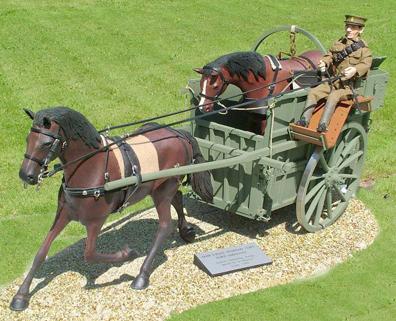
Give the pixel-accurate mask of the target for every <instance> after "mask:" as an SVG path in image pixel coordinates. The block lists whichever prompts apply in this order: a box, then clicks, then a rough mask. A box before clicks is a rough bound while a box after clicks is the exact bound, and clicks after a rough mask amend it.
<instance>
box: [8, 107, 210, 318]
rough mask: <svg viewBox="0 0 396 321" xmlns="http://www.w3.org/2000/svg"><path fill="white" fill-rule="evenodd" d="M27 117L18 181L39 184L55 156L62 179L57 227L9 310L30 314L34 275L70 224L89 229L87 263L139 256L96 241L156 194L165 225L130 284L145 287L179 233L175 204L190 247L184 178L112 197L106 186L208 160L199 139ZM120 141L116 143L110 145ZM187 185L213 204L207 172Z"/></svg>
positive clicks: (49, 113) (68, 115)
mask: <svg viewBox="0 0 396 321" xmlns="http://www.w3.org/2000/svg"><path fill="white" fill-rule="evenodd" d="M25 112H26V113H27V114H28V115H29V116H30V118H31V119H32V120H33V125H32V127H31V130H30V133H29V135H28V136H27V147H26V154H25V159H24V160H23V162H22V166H21V168H20V171H19V176H20V178H21V179H22V180H23V182H25V184H26V183H27V184H30V185H36V184H38V183H40V181H41V180H42V174H43V172H44V171H45V169H46V167H47V165H48V162H50V161H51V160H54V159H55V158H59V160H60V162H61V164H62V165H63V170H64V176H63V183H62V185H61V187H60V189H59V194H58V209H57V212H56V216H55V220H54V223H53V225H52V227H51V229H50V231H49V232H48V235H47V236H46V238H45V240H44V242H43V244H42V246H41V247H40V249H39V251H38V253H37V254H36V257H35V259H34V261H33V264H32V267H31V269H30V271H29V273H28V274H27V276H26V278H25V279H24V281H23V283H22V285H21V286H20V288H19V290H18V292H17V293H16V295H15V296H14V298H13V300H12V302H11V305H10V308H11V309H13V310H17V311H21V310H24V309H26V308H27V306H28V304H29V300H30V296H29V288H30V285H31V282H32V279H33V277H34V275H35V272H36V271H37V269H38V268H39V267H40V265H41V264H42V262H43V261H44V260H45V257H46V255H47V253H48V250H49V248H50V246H51V243H52V242H53V240H54V239H55V238H56V237H57V235H58V234H59V233H60V232H61V231H62V230H63V229H64V228H65V226H66V225H67V224H68V223H69V222H70V221H79V222H80V223H81V224H83V225H84V226H85V227H86V230H87V240H86V244H85V250H84V258H85V260H86V261H87V262H89V263H99V262H107V263H113V262H123V261H127V260H130V259H133V258H134V257H136V254H135V253H134V251H133V250H131V249H129V248H128V247H127V246H125V247H124V248H123V249H121V250H120V251H118V252H115V253H98V252H97V251H96V240H97V237H98V234H99V232H100V230H101V228H102V226H103V224H104V222H105V220H106V218H107V217H108V215H109V214H110V213H113V212H115V211H117V210H118V209H120V208H121V207H123V206H126V205H131V204H133V203H136V202H138V201H139V200H142V199H143V198H144V197H145V196H146V195H150V196H151V197H152V199H153V201H154V205H155V208H156V210H157V212H158V217H159V227H158V230H157V233H156V235H155V237H154V241H153V243H152V245H151V248H150V250H149V252H148V255H147V257H146V258H145V260H144V263H143V264H142V266H141V269H140V272H139V274H138V275H137V276H136V278H135V279H134V280H133V282H132V285H131V286H132V288H134V289H144V288H146V287H147V286H148V285H149V277H150V274H151V273H152V265H153V260H154V257H155V255H156V254H157V252H158V251H160V250H161V251H162V249H161V246H162V245H163V243H164V241H165V239H166V238H167V237H168V236H169V234H170V233H171V232H172V230H173V224H172V222H171V205H173V206H174V208H175V209H176V212H177V215H178V228H179V233H180V236H181V237H182V238H183V239H184V240H185V241H186V242H191V241H193V240H194V238H195V231H194V229H193V227H192V226H191V225H190V224H188V223H187V221H186V219H185V216H184V213H183V204H182V193H181V192H180V191H179V186H180V184H181V181H182V179H183V177H180V176H177V177H170V178H163V179H158V180H154V181H150V182H145V183H141V184H138V185H137V186H133V187H129V188H127V189H121V190H118V191H112V192H105V191H104V188H103V186H104V184H105V183H106V182H107V181H111V180H117V179H120V178H122V177H125V176H128V175H141V174H142V173H145V172H152V171H158V170H162V169H168V168H173V167H175V166H179V165H180V166H182V165H187V164H191V163H193V162H194V163H201V162H204V159H203V156H202V154H201V152H200V150H199V147H198V144H197V141H196V140H195V138H194V137H193V136H191V135H190V134H189V133H188V132H186V131H182V130H175V129H172V128H169V127H166V128H159V127H160V126H158V124H146V125H144V126H143V127H141V128H140V129H139V130H138V131H137V132H135V133H134V135H131V137H129V138H125V139H115V138H109V137H104V136H101V135H100V134H99V133H98V132H97V131H96V129H95V128H94V127H93V125H92V124H91V123H90V122H89V121H88V120H87V119H86V118H85V117H84V116H83V115H82V114H80V113H79V112H77V111H74V110H72V109H70V108H67V107H55V108H48V109H43V110H41V111H39V112H37V113H33V112H32V111H29V110H25ZM114 141H116V142H118V145H115V144H112V143H111V142H114ZM87 155H88V157H86V156H87ZM188 180H189V182H190V183H191V185H192V188H193V190H194V191H195V192H196V193H197V194H198V195H199V196H200V197H201V198H202V199H203V200H204V201H207V202H211V201H212V198H213V196H212V195H213V189H212V185H211V177H210V173H209V172H201V173H197V174H191V175H189V177H188Z"/></svg>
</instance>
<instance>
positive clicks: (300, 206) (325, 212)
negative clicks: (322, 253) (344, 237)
mask: <svg viewBox="0 0 396 321" xmlns="http://www.w3.org/2000/svg"><path fill="white" fill-rule="evenodd" d="M366 147H367V133H366V131H365V130H364V128H363V126H362V125H360V124H359V123H355V122H351V123H348V124H346V125H345V126H344V127H343V129H342V131H341V133H340V137H339V138H338V141H337V143H336V145H335V146H334V147H333V148H332V149H330V150H324V149H323V148H321V147H317V148H316V149H315V150H314V152H313V154H312V156H311V158H310V159H309V161H308V163H307V166H306V168H305V170H304V173H303V175H302V178H301V182H300V186H299V188H298V193H297V202H296V206H297V207H296V214H297V220H298V222H299V223H300V225H301V226H302V227H303V228H304V229H306V230H307V231H308V232H315V231H318V230H321V229H323V228H325V227H326V226H329V225H331V224H333V223H334V222H335V221H336V220H337V219H338V218H339V217H340V216H341V214H342V213H343V212H344V211H345V209H346V207H347V205H348V202H349V200H350V199H351V197H353V196H354V195H355V194H356V191H357V189H358V187H359V178H360V174H361V170H362V167H363V162H364V155H365V153H366Z"/></svg>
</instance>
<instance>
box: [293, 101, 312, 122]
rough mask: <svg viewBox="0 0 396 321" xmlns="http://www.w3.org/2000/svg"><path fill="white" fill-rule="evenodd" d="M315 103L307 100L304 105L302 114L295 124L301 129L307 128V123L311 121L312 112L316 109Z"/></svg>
mask: <svg viewBox="0 0 396 321" xmlns="http://www.w3.org/2000/svg"><path fill="white" fill-rule="evenodd" d="M316 104H317V103H316V101H313V100H310V99H308V100H307V101H306V103H305V107H304V112H303V114H302V116H301V118H300V119H299V120H298V121H297V122H296V124H297V125H299V126H302V127H308V124H309V121H310V120H311V117H312V114H313V111H314V109H315V107H316Z"/></svg>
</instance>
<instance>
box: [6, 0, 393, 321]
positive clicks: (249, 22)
mask: <svg viewBox="0 0 396 321" xmlns="http://www.w3.org/2000/svg"><path fill="white" fill-rule="evenodd" d="M395 11H396V10H395V9H394V6H393V5H392V3H391V2H388V1H384V0H382V1H376V2H369V1H361V2H359V5H358V8H357V5H356V3H352V2H351V3H345V2H344V1H340V0H335V1H332V2H331V3H329V2H328V1H322V0H321V1H316V2H315V4H313V3H312V2H309V1H283V2H277V3H269V2H268V1H243V2H242V1H220V0H219V1H209V0H206V1H193V2H192V1H191V2H187V1H154V2H149V1H133V2H129V1H93V0H85V1H68V2H64V1H16V0H15V1H12V0H5V1H2V2H1V4H0V39H1V41H0V104H1V108H0V117H1V118H0V119H1V120H0V133H1V138H2V139H1V140H0V151H1V162H0V182H1V184H0V196H1V200H2V202H1V203H0V257H1V260H0V271H1V273H0V284H5V283H7V282H9V281H11V280H12V279H13V278H15V277H17V276H19V275H21V273H22V272H23V271H24V270H25V269H26V268H27V266H28V265H29V262H30V261H31V260H32V258H33V256H34V254H35V252H36V250H37V248H38V246H39V244H40V243H41V240H42V239H43V238H44V235H45V234H46V231H47V230H48V228H49V227H50V225H51V223H52V219H53V216H54V213H55V210H56V197H57V192H56V190H57V188H58V186H59V184H60V177H59V176H57V177H55V178H52V179H50V180H48V181H46V182H45V184H44V185H43V187H42V189H41V190H40V192H39V193H36V192H35V191H34V190H33V189H32V188H30V189H27V190H24V189H23V188H22V185H21V183H20V181H19V179H18V170H19V166H20V163H21V161H22V157H23V153H24V149H25V136H26V134H27V132H28V130H29V128H30V125H31V123H30V120H29V119H28V118H27V117H26V116H24V114H23V112H22V111H21V109H22V108H23V107H30V108H32V109H33V110H39V109H41V108H43V107H46V106H55V105H66V106H71V107H73V108H75V109H77V110H79V111H80V112H82V113H83V114H84V115H86V116H87V117H88V119H90V120H91V121H92V123H93V124H94V125H95V126H96V127H97V128H103V127H105V126H106V125H108V124H119V123H123V122H128V121H134V120H139V119H143V118H145V117H149V116H154V115H159V114H162V113H165V112H169V111H173V110H176V109H181V108H183V107H184V99H183V97H182V96H181V95H180V93H179V89H180V88H181V87H183V86H185V84H186V81H187V79H189V78H193V77H195V75H194V73H193V71H192V68H193V67H200V66H202V65H204V64H205V63H207V62H209V61H211V60H213V59H214V58H216V57H218V56H220V55H222V54H224V53H228V52H231V51H238V50H248V49H249V48H251V46H252V44H253V43H254V42H255V40H256V39H257V38H258V37H259V35H260V34H261V33H262V32H263V31H264V30H267V29H269V28H271V27H273V26H276V25H281V24H297V25H299V26H300V27H302V28H304V29H307V30H309V31H311V32H312V33H314V34H315V35H316V36H317V37H318V38H319V39H320V40H321V41H322V42H323V44H324V45H325V46H326V47H327V46H329V45H330V43H331V42H332V41H333V40H334V39H337V38H338V37H339V36H340V35H341V34H342V29H343V23H342V20H343V15H344V14H345V13H356V14H360V15H363V16H367V17H369V21H368V26H367V30H366V31H365V37H364V38H365V39H366V40H367V41H368V42H369V44H370V47H371V48H372V50H373V52H374V53H375V54H377V55H387V56H388V59H387V61H385V62H384V64H383V66H382V68H383V69H385V70H387V71H389V72H390V74H391V76H392V75H393V74H395V71H396V70H395V59H394V57H393V56H392V54H393V52H394V50H395V45H394V43H393V41H392V39H393V38H394V37H393V30H395V22H394V20H393V17H394V16H395V13H396V12H395ZM287 43H288V35H287V34H284V38H283V39H276V38H271V39H270V41H269V42H268V45H266V46H265V47H264V48H262V51H263V52H273V53H276V52H277V51H279V50H281V49H283V50H285V49H287ZM285 46H286V48H285ZM298 46H299V48H300V49H301V50H303V49H306V48H307V47H308V43H307V42H306V41H304V40H301V39H300V40H299V42H298ZM395 88H396V87H395V81H394V79H393V78H392V77H391V78H390V82H389V84H388V89H387V98H386V104H385V107H384V108H383V109H381V110H379V111H377V112H375V113H373V125H372V130H371V133H370V138H369V151H368V155H367V161H366V166H365V173H364V175H365V176H366V177H367V176H370V177H374V178H376V180H377V185H376V187H375V189H374V190H373V191H372V192H366V191H363V192H362V193H361V194H360V197H361V198H362V200H364V201H365V202H367V204H369V206H370V207H371V208H372V209H373V210H374V213H375V215H376V217H377V219H378V220H379V222H380V224H381V235H380V237H379V238H378V240H377V241H376V242H375V244H374V245H373V246H372V247H370V248H369V249H368V250H366V251H364V252H362V253H360V254H358V255H357V256H356V257H354V258H353V259H351V260H350V261H348V262H347V263H345V264H343V265H341V266H340V267H338V268H337V269H335V270H334V271H332V272H331V273H330V274H329V275H327V276H325V277H323V278H321V279H319V280H312V281H309V282H303V283H299V284H293V285H290V286H285V287H277V288H274V289H271V290H267V291H262V292H258V293H254V294H251V295H247V296H242V297H237V298H235V299H232V300H227V301H223V302H220V303H215V304H212V305H208V306H205V307H203V308H199V309H198V310H196V311H192V312H191V314H190V313H188V314H183V315H182V316H180V317H178V319H180V320H184V319H188V318H190V319H192V318H195V317H197V315H202V316H206V318H207V319H210V320H217V319H222V318H223V319H226V317H228V318H227V319H231V318H234V319H235V320H236V319H238V320H239V319H241V320H257V319H258V320H261V319H264V318H267V319H271V318H272V319H275V320H276V319H277V318H278V319H281V316H284V319H293V318H292V317H291V316H293V315H294V314H293V311H295V313H296V315H297V316H300V317H299V319H302V320H303V319H304V317H303V316H304V315H307V318H306V319H323V320H327V319H332V320H333V319H348V318H349V319H352V320H353V319H356V318H357V319H360V318H361V319H367V320H369V319H370V318H371V316H372V315H377V314H378V316H381V315H383V316H386V315H387V314H388V312H389V314H391V313H392V312H393V311H394V310H395V309H394V306H395V302H394V301H391V299H390V298H391V297H392V296H393V297H395V296H396V293H395V284H394V281H392V280H391V275H392V273H393V275H394V274H395V266H394V264H393V263H392V262H391V260H390V259H389V258H390V257H392V256H394V250H393V248H394V246H392V244H393V245H394V236H393V234H394V233H393V232H392V231H393V230H394V228H395V220H394V217H393V216H392V214H393V213H392V210H393V209H394V208H395V206H394V205H395V204H394V193H395V190H394V187H393V186H394V183H395V182H394V176H392V175H393V174H394V172H395V158H394V157H393V155H395V151H396V147H395V142H394V137H395V134H396V133H395V126H394V124H395V116H394V113H393V110H392V104H391V101H392V97H394V95H395ZM180 118H181V116H179V117H172V118H171V119H169V120H168V121H174V120H176V119H180ZM391 183H393V184H391ZM384 193H387V194H388V195H389V197H388V198H387V199H386V200H385V199H384V198H383V195H384ZM149 205H150V201H149V200H147V201H145V202H143V203H141V204H139V205H138V206H137V207H134V208H131V210H130V211H135V210H137V209H138V208H143V207H146V206H149ZM117 217H118V216H117ZM84 234H85V231H84V228H83V227H82V226H80V225H78V224H76V223H75V224H71V225H70V226H69V227H68V228H67V229H66V230H65V232H64V233H62V235H61V236H60V237H59V238H58V240H57V241H55V243H54V246H53V249H52V251H51V253H54V252H55V251H57V250H59V249H61V248H63V247H65V246H67V245H68V244H72V243H73V242H75V241H76V240H78V239H80V238H81V237H83V236H84ZM392 282H393V283H392ZM244 307H245V308H244ZM289 307H290V309H289ZM381 309H383V310H381ZM322 310H323V311H325V312H323V314H322V312H321V311H322ZM333 310H334V311H333ZM249 311H250V312H249ZM253 311H257V312H253ZM310 311H311V313H310ZM312 311H314V312H312ZM326 311H327V312H326ZM252 313H257V314H252ZM332 313H334V318H331V316H332ZM373 313H374V314H373ZM230 314H231V315H233V316H232V317H230ZM357 316H358V317H357ZM176 318H177V317H176ZM297 319H298V318H297Z"/></svg>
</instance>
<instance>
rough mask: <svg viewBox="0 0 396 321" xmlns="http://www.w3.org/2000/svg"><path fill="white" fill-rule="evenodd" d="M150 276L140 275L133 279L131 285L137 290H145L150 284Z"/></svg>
mask: <svg viewBox="0 0 396 321" xmlns="http://www.w3.org/2000/svg"><path fill="white" fill-rule="evenodd" d="M149 283H150V282H149V278H148V277H147V276H141V275H138V276H137V277H136V279H135V280H133V282H132V284H131V287H132V289H135V290H144V289H145V288H147V287H148V286H149Z"/></svg>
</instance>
